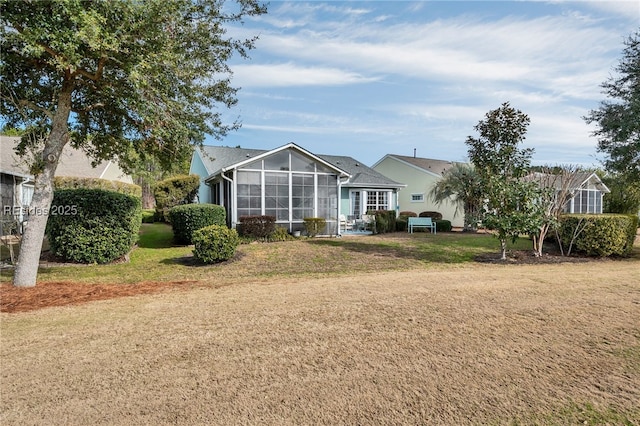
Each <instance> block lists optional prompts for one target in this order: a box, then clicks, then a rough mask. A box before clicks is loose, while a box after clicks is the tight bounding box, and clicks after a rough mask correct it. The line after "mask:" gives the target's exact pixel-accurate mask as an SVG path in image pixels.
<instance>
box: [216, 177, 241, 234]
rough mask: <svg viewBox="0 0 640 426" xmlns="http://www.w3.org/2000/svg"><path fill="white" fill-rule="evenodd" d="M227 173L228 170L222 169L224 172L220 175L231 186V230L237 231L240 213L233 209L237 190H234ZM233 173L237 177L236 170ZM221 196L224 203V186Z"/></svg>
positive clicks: (231, 180)
mask: <svg viewBox="0 0 640 426" xmlns="http://www.w3.org/2000/svg"><path fill="white" fill-rule="evenodd" d="M225 172H226V170H225V169H222V171H221V172H220V175H221V176H222V179H224V180H227V181H229V183H230V184H231V194H229V204H231V205H230V206H229V211H230V212H231V228H233V229H235V227H236V222H237V221H238V213H237V212H236V209H235V208H234V207H233V206H234V205H235V203H234V202H233V201H234V199H235V197H236V191H235V188H234V181H233V179H231V178H229V177H227V175H226V174H225ZM233 173H234V175H235V170H234V172H233ZM221 196H222V200H223V202H224V185H223V186H222V191H221Z"/></svg>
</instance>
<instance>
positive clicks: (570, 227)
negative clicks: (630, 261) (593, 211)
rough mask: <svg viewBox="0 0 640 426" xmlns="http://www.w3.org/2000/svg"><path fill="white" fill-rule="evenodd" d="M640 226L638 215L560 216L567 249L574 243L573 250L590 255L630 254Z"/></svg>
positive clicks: (561, 229) (563, 241)
mask: <svg viewBox="0 0 640 426" xmlns="http://www.w3.org/2000/svg"><path fill="white" fill-rule="evenodd" d="M637 228H638V216H636V215H622V214H602V215H586V214H569V215H563V216H562V217H561V218H560V226H559V227H558V232H559V235H560V239H561V242H562V246H563V249H564V250H565V252H567V251H568V250H569V247H570V246H571V250H572V251H577V252H579V253H582V254H585V255H587V256H598V257H606V256H612V255H615V256H628V255H629V254H630V253H631V250H632V249H633V242H634V240H635V238H636V232H637ZM574 235H575V238H574ZM572 239H573V242H572Z"/></svg>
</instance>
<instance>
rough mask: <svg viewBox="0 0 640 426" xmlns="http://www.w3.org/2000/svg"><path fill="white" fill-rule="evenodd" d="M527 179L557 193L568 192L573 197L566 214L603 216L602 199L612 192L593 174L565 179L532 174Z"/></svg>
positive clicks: (581, 173)
mask: <svg viewBox="0 0 640 426" xmlns="http://www.w3.org/2000/svg"><path fill="white" fill-rule="evenodd" d="M525 179H527V180H530V181H536V182H538V183H540V184H541V185H544V186H553V187H554V188H555V189H556V191H561V190H568V191H570V192H571V194H572V195H573V196H572V197H571V199H570V200H569V201H567V203H566V204H565V207H564V212H565V213H592V214H602V198H603V196H604V194H608V193H610V192H611V191H610V190H609V188H607V186H606V185H605V184H604V183H603V182H602V180H601V179H600V178H599V177H598V175H597V174H595V173H593V172H580V173H574V174H571V175H570V176H569V177H567V178H565V179H570V180H569V181H565V179H563V177H562V176H560V175H549V174H546V173H539V172H536V173H531V174H530V175H528V176H527V177H526V178H525Z"/></svg>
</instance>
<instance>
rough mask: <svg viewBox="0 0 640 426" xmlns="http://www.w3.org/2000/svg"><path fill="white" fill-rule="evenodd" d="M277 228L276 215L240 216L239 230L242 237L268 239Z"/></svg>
mask: <svg viewBox="0 0 640 426" xmlns="http://www.w3.org/2000/svg"><path fill="white" fill-rule="evenodd" d="M275 230H276V217H275V216H240V224H239V225H238V232H239V233H240V235H241V236H242V237H248V238H255V239H266V238H267V237H268V236H269V235H271V234H272V233H273V232H274V231H275Z"/></svg>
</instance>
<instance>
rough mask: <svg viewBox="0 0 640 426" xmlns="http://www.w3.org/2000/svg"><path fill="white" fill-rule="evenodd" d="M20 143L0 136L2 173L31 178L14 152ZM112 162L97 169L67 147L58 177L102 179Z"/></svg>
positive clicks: (18, 140)
mask: <svg viewBox="0 0 640 426" xmlns="http://www.w3.org/2000/svg"><path fill="white" fill-rule="evenodd" d="M18 142H20V138H19V137H14V136H0V153H2V155H0V171H1V172H2V173H7V174H13V175H19V176H30V175H31V174H30V173H29V169H28V168H27V166H26V164H25V162H24V161H23V160H21V159H20V157H18V156H17V155H16V153H15V151H14V148H15V147H16V145H17V144H18ZM110 163H111V162H109V161H103V162H102V163H100V164H98V165H97V166H96V167H93V166H92V165H91V159H90V158H89V156H88V155H87V154H85V153H84V152H83V151H81V150H79V149H75V148H72V147H71V146H69V145H67V146H65V147H64V149H63V150H62V155H61V156H60V161H59V163H58V168H57V169H56V176H73V177H84V178H100V177H102V175H103V173H104V171H105V169H106V168H107V167H109V165H110Z"/></svg>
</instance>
